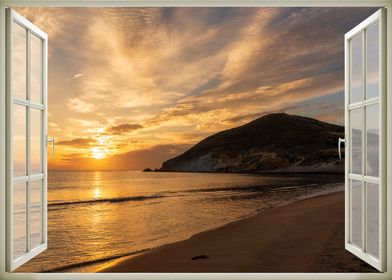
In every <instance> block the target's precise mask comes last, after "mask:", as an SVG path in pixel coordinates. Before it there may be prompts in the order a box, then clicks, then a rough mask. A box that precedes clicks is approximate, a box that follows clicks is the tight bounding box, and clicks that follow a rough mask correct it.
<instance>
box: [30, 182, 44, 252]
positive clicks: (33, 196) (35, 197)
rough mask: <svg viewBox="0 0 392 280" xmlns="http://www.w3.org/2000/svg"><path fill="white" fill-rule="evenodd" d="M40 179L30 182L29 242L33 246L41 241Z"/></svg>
mask: <svg viewBox="0 0 392 280" xmlns="http://www.w3.org/2000/svg"><path fill="white" fill-rule="evenodd" d="M41 189H42V180H36V181H32V182H31V183H30V242H31V243H30V244H31V248H34V247H36V246H38V245H40V244H41V243H42V241H41V240H42V235H41V234H42V227H41V223H42V214H41Z"/></svg>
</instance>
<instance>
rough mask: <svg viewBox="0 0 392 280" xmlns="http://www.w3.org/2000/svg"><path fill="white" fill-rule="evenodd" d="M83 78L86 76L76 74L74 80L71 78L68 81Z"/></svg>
mask: <svg viewBox="0 0 392 280" xmlns="http://www.w3.org/2000/svg"><path fill="white" fill-rule="evenodd" d="M83 76H84V74H75V75H73V77H72V78H69V79H67V80H68V81H72V80H75V79H78V78H80V77H83Z"/></svg>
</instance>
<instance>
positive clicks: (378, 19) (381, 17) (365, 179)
mask: <svg viewBox="0 0 392 280" xmlns="http://www.w3.org/2000/svg"><path fill="white" fill-rule="evenodd" d="M376 23H378V25H379V27H378V28H379V32H380V33H379V34H380V42H379V43H380V57H379V58H378V59H379V69H380V73H384V72H385V71H384V70H385V67H386V61H385V57H386V55H385V51H386V50H385V48H384V43H385V42H384V38H385V36H384V33H385V31H386V30H385V27H386V26H385V24H386V22H385V10H384V9H380V10H378V11H377V12H375V13H374V14H372V15H371V16H369V17H368V18H367V19H365V20H364V21H363V22H361V23H360V24H358V25H357V26H355V27H354V28H353V29H351V30H350V31H349V32H348V33H346V34H345V38H344V49H345V50H344V55H345V58H344V59H345V63H344V64H345V67H346V68H345V75H344V76H345V90H344V91H345V105H344V107H345V135H346V149H350V150H351V147H350V143H351V141H350V140H349V139H351V138H352V135H351V129H350V116H349V113H350V111H351V110H353V109H357V108H362V110H363V114H364V115H365V113H364V112H366V108H367V106H370V105H374V104H379V116H378V119H379V122H380V141H379V149H380V155H379V166H380V172H379V176H377V177H373V176H367V175H363V176H362V175H358V174H353V173H351V172H350V165H351V161H352V157H351V155H350V156H349V157H345V220H346V223H345V243H346V244H345V248H346V249H347V250H348V251H350V252H351V253H353V254H354V255H356V256H358V257H359V258H361V259H362V260H364V261H366V262H367V263H369V264H370V265H372V266H373V267H375V268H377V269H378V270H380V271H385V258H386V252H385V251H386V250H385V248H384V246H383V245H384V244H385V242H386V235H385V226H386V221H385V218H386V211H385V210H386V208H385V202H386V199H385V198H386V197H385V195H386V184H385V183H386V180H385V175H386V168H385V167H386V164H385V163H386V155H385V154H384V153H382V151H383V149H385V146H386V143H385V141H384V140H385V137H384V132H385V131H386V126H385V124H386V118H385V117H386V109H387V106H386V94H385V90H386V83H385V81H386V77H385V75H381V76H380V79H379V84H380V88H379V92H378V96H377V97H373V98H371V99H365V100H361V101H358V102H355V103H351V104H349V103H350V102H349V100H350V94H351V93H350V87H351V85H350V81H351V77H350V76H351V73H350V72H351V69H350V67H351V64H350V56H351V48H350V45H349V40H351V39H352V38H354V37H355V36H356V35H358V34H359V33H360V32H363V31H364V30H365V29H369V27H370V26H372V25H374V24H376ZM366 40H367V39H366V36H364V37H363V40H362V48H363V53H362V59H363V66H365V63H367V62H365V61H366V54H365V52H366V47H365V44H366ZM363 69H364V72H365V73H366V67H363ZM363 87H364V88H366V84H365V83H364V86H363ZM363 94H365V93H363ZM365 122H366V119H365V118H363V120H362V131H363V135H362V142H363V143H364V145H365V146H366V140H364V139H365V135H366V129H365ZM362 159H363V164H362V167H363V168H365V163H366V156H365V149H363V150H362ZM362 172H364V170H363V171H362ZM350 180H356V181H357V182H361V183H362V199H363V202H364V203H363V204H364V205H365V204H366V203H365V198H366V195H365V193H366V191H365V189H366V188H365V187H364V185H365V184H367V183H374V184H378V185H379V189H380V192H379V198H380V199H379V203H380V211H379V217H380V224H379V243H380V245H379V252H380V255H379V258H376V257H374V256H372V255H371V254H368V253H366V252H365V251H364V249H361V248H359V247H357V246H356V245H354V244H352V243H351V242H350V239H351V238H350V233H351V232H352V229H351V222H350V220H351V213H350V211H351V210H350V209H351V197H350V193H351V192H350V184H351V183H350ZM362 210H363V211H362V222H363V225H362V238H363V240H362V248H366V247H367V246H366V245H365V244H366V243H367V240H366V238H364V236H365V234H364V232H365V227H366V223H367V222H366V219H365V215H366V213H365V207H364V208H363V209H362Z"/></svg>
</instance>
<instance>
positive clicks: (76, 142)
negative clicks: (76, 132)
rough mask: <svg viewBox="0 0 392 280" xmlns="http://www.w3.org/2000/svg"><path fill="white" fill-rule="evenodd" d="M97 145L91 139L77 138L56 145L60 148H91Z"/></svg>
mask: <svg viewBox="0 0 392 280" xmlns="http://www.w3.org/2000/svg"><path fill="white" fill-rule="evenodd" d="M95 144H96V140H94V139H89V138H75V139H71V140H62V141H59V142H57V143H56V145H60V146H69V147H76V148H89V147H91V146H93V145H95Z"/></svg>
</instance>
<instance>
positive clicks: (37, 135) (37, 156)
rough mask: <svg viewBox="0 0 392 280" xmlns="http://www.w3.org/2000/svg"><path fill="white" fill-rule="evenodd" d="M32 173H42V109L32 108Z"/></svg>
mask: <svg viewBox="0 0 392 280" xmlns="http://www.w3.org/2000/svg"><path fill="white" fill-rule="evenodd" d="M30 117H31V131H30V133H31V142H30V173H41V172H42V168H41V154H42V153H41V138H42V133H41V127H42V111H41V110H38V109H31V111H30Z"/></svg>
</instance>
